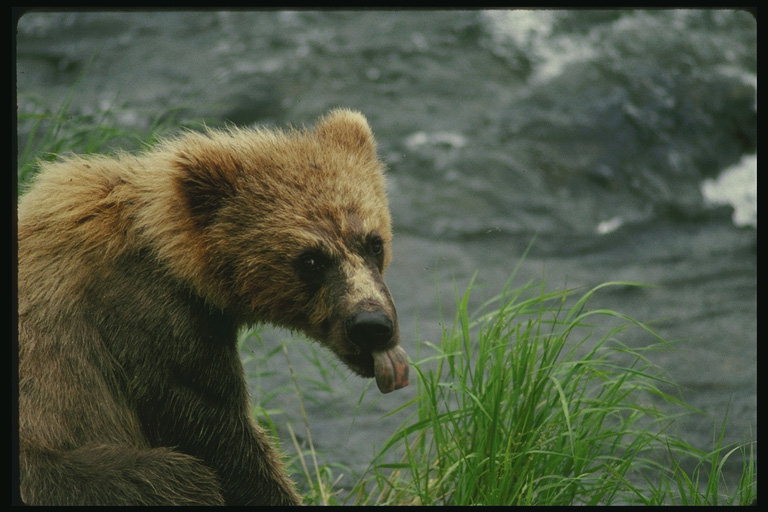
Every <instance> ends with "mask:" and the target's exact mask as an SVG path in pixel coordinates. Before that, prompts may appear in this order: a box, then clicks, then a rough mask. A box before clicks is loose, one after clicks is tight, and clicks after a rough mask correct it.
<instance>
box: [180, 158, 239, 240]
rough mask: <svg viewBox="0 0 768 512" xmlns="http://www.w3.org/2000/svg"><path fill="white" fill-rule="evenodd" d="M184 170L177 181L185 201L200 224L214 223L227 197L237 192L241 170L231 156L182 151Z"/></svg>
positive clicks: (198, 224)
mask: <svg viewBox="0 0 768 512" xmlns="http://www.w3.org/2000/svg"><path fill="white" fill-rule="evenodd" d="M175 164H176V168H177V169H178V170H179V171H180V172H179V175H178V178H177V180H176V184H177V187H178V191H179V193H180V195H181V196H182V198H183V202H184V203H185V204H186V206H187V208H189V212H190V215H191V216H192V219H193V220H194V221H195V224H197V226H198V227H200V228H203V227H205V226H208V225H210V224H211V223H212V222H213V220H214V218H215V216H216V213H217V212H218V211H219V209H220V208H221V207H222V205H223V204H224V202H225V200H226V199H227V198H230V197H233V196H235V195H236V194H237V176H236V174H237V169H236V166H233V165H232V162H231V159H227V158H216V154H215V152H208V153H206V154H205V156H199V155H193V154H190V153H187V152H180V153H178V154H177V155H176V161H175Z"/></svg>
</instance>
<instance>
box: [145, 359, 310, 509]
mask: <svg viewBox="0 0 768 512" xmlns="http://www.w3.org/2000/svg"><path fill="white" fill-rule="evenodd" d="M198 353H199V354H201V355H203V354H204V355H205V365H204V366H203V365H201V364H189V362H185V364H166V365H164V366H166V368H164V369H163V370H162V371H160V372H157V373H155V374H154V375H156V376H162V377H161V378H160V379H158V380H157V381H156V382H155V384H156V385H154V386H152V388H153V389H151V390H150V389H145V390H144V391H145V392H143V393H141V399H140V400H139V408H138V409H139V411H138V412H139V417H140V420H141V422H142V428H143V430H144V433H145V435H146V436H147V439H148V441H149V442H150V444H151V445H152V446H153V447H159V446H168V447H173V448H174V449H175V450H178V451H180V452H183V453H187V454H189V455H192V456H195V457H197V458H199V459H200V460H201V461H203V463H204V464H205V465H207V466H208V467H210V468H211V469H213V470H214V471H215V472H216V474H217V476H218V477H219V481H220V482H221V487H222V495H223V496H224V500H225V502H226V504H227V505H296V504H300V502H301V499H300V497H299V495H298V494H297V493H296V491H295V489H294V486H293V483H292V482H291V481H290V479H289V478H288V477H287V475H286V473H285V471H284V470H283V464H282V461H281V460H280V457H279V456H278V454H277V453H276V452H275V450H274V449H273V448H272V446H271V444H270V442H269V438H268V436H267V434H266V433H265V432H264V431H263V430H262V429H261V428H260V427H258V426H257V425H255V423H254V422H253V420H252V419H251V417H250V414H249V409H250V404H249V399H248V393H247V389H246V385H245V379H244V377H243V370H242V364H241V362H240V360H239V356H238V354H237V351H236V349H235V348H234V346H232V347H230V348H227V349H224V347H221V346H218V347H210V346H209V347H208V350H207V351H200V352H198ZM200 362H202V361H200Z"/></svg>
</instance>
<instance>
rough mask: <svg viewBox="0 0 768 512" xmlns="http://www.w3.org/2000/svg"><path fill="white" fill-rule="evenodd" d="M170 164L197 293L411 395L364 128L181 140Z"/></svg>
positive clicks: (381, 199)
mask: <svg viewBox="0 0 768 512" xmlns="http://www.w3.org/2000/svg"><path fill="white" fill-rule="evenodd" d="M182 140H183V143H181V144H178V145H177V146H176V147H177V148H179V149H177V150H176V151H175V153H174V157H173V160H174V162H173V165H174V167H175V169H176V170H177V171H178V174H177V176H176V190H177V192H178V195H179V196H180V197H181V199H182V200H181V202H180V207H181V208H184V209H185V210H186V212H187V213H188V217H189V222H188V224H187V229H188V230H189V231H190V232H193V233H194V238H195V239H197V240H200V246H201V247H202V249H201V252H200V256H198V260H202V263H201V266H203V267H204V269H205V270H204V272H203V274H204V276H205V277H204V279H203V280H202V281H200V282H198V283H197V284H198V289H200V290H201V291H202V293H204V294H205V295H206V298H207V299H208V300H209V301H210V302H212V303H213V304H216V305H217V306H219V307H221V308H223V309H226V310H227V311H229V312H231V313H233V314H234V315H236V316H237V317H238V318H239V319H241V320H242V321H243V322H246V323H256V322H263V321H266V322H271V323H273V324H276V325H280V326H284V327H288V328H291V329H296V330H300V331H303V332H304V333H306V334H307V335H308V336H309V337H311V338H314V339H316V340H318V341H320V342H321V343H323V344H324V345H326V346H327V347H328V348H330V349H331V350H332V351H333V352H334V353H335V354H336V356H337V357H338V358H339V359H340V360H341V361H343V362H344V363H345V364H346V365H347V366H348V367H349V368H351V369H352V370H353V371H354V372H356V373H357V374H359V375H361V376H364V377H373V376H375V377H376V381H377V384H378V385H379V389H381V390H382V391H383V392H389V391H392V390H393V389H398V388H400V387H403V386H405V385H407V383H408V381H407V373H408V366H407V362H406V356H405V353H404V352H403V350H402V349H401V348H400V347H399V331H398V322H397V314H396V312H395V306H394V303H393V301H392V297H391V296H390V294H389V291H388V290H387V287H386V285H385V284H384V280H383V274H384V271H385V269H386V268H387V266H388V265H389V262H390V260H391V243H392V231H391V222H390V215H389V207H388V203H387V197H386V190H385V183H384V173H383V165H382V164H381V162H380V161H379V159H378V158H377V156H376V146H375V142H374V139H373V135H372V133H371V130H370V128H369V126H368V123H367V121H366V120H365V118H364V117H363V116H362V115H361V114H359V113H357V112H353V111H349V110H335V111H332V112H331V113H329V114H328V115H326V116H325V117H323V118H321V119H320V120H319V121H318V122H317V124H316V125H315V127H314V128H312V129H305V130H291V131H285V132H284V131H274V130H265V129H261V130H246V129H230V130H227V131H213V130H211V131H208V132H207V133H204V134H187V135H186V136H185V137H184V138H183V139H182Z"/></svg>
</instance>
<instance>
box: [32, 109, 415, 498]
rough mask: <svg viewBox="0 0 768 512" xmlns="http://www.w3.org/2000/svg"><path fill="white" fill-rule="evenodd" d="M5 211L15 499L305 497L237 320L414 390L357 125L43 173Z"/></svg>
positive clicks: (339, 122) (380, 211)
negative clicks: (246, 368)
mask: <svg viewBox="0 0 768 512" xmlns="http://www.w3.org/2000/svg"><path fill="white" fill-rule="evenodd" d="M18 216H19V226H18V228H19V229H18V243H19V268H18V280H19V284H18V287H19V375H20V379H19V431H20V477H21V495H22V498H23V499H24V501H25V502H26V503H29V504H73V505H75V504H76V505H99V504H103V505H124V504H125V505H129V504H130V505H160V504H166V505H183V504H228V505H243V504H249V505H255V504H273V505H283V504H296V503H299V502H300V499H299V496H298V495H297V493H296V491H295V490H294V487H293V484H292V483H291V481H290V480H289V479H288V478H287V477H286V475H285V474H284V472H283V468H282V464H281V462H280V459H279V457H278V455H277V454H276V453H275V451H274V450H273V448H272V447H271V446H270V442H269V439H268V437H267V435H266V434H265V433H264V432H263V431H262V430H261V429H260V428H259V427H258V426H257V425H256V424H255V423H254V422H253V421H252V420H251V415H250V412H249V410H250V408H249V397H248V392H247V389H246V385H245V380H244V377H243V369H242V365H241V362H240V360H239V358H238V353H237V348H236V333H237V330H238V328H239V327H241V326H243V325H245V324H253V323H256V322H271V323H274V324H277V325H281V326H286V327H289V328H291V329H296V330H301V331H303V332H305V333H306V334H308V335H309V336H310V337H312V338H315V339H317V340H319V341H320V342H322V343H323V344H325V345H326V346H328V347H329V348H330V349H331V350H332V351H333V352H334V353H335V354H336V355H337V356H338V357H339V358H340V359H341V360H342V361H343V362H344V363H345V364H347V366H349V367H350V368H351V369H352V370H354V371H355V372H356V373H358V374H360V375H362V376H366V377H371V376H374V374H375V376H376V377H377V381H378V382H379V386H380V388H381V389H382V391H384V392H388V391H391V390H392V389H397V388H399V387H402V386H404V385H407V365H406V363H405V356H404V353H403V352H402V350H401V349H399V347H398V329H397V318H396V314H395V309H394V305H393V303H392V299H391V297H390V296H389V293H388V291H387V289H386V286H385V285H384V282H383V280H382V274H383V272H384V269H385V268H386V266H387V265H388V263H389V261H390V258H391V255H390V242H391V236H392V235H391V229H390V218H389V211H388V205H387V199H386V195H385V186H384V178H383V173H382V165H381V163H380V162H379V160H378V159H377V157H376V150H375V145H374V141H373V136H372V134H371V131H370V128H369V127H368V124H367V122H366V121H365V118H364V117H363V116H362V115H360V114H359V113H355V112H351V111H347V110H338V111H334V112H332V113H330V114H329V115H327V116H326V117H324V118H322V119H321V120H320V121H319V122H318V123H317V125H316V126H315V128H314V129H310V130H301V131H298V130H293V131H286V132H282V131H268V130H245V129H232V130H228V131H208V132H207V133H187V134H185V135H183V136H181V137H179V138H177V139H174V140H169V141H166V142H164V143H162V144H161V145H160V146H159V147H158V148H156V149H154V150H151V151H149V152H147V153H145V154H142V155H139V156H131V155H127V154H123V155H119V156H118V157H117V158H106V157H98V156H93V157H70V158H67V159H65V160H63V161H59V162H56V163H51V164H45V165H44V166H43V169H42V171H41V173H40V175H39V177H38V178H37V180H36V182H35V184H34V186H33V187H32V188H31V190H30V191H29V192H28V193H27V194H26V195H25V196H24V197H23V198H22V199H21V201H20V204H19V209H18Z"/></svg>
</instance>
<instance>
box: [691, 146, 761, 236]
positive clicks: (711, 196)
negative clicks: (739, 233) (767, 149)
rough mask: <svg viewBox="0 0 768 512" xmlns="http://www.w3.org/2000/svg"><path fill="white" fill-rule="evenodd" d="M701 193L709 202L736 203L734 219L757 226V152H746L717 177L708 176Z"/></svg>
mask: <svg viewBox="0 0 768 512" xmlns="http://www.w3.org/2000/svg"><path fill="white" fill-rule="evenodd" d="M701 193H702V195H703V196H704V200H705V201H707V202H708V203H709V204H712V205H718V204H729V205H731V206H733V217H732V218H733V223H734V224H735V225H737V226H752V227H755V228H756V227H757V155H756V154H755V155H746V156H744V157H742V159H741V160H740V161H739V162H738V163H736V164H735V165H732V166H731V167H728V168H727V169H725V170H724V171H723V172H722V173H721V174H720V176H718V177H717V179H714V180H704V182H703V183H702V184H701Z"/></svg>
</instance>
